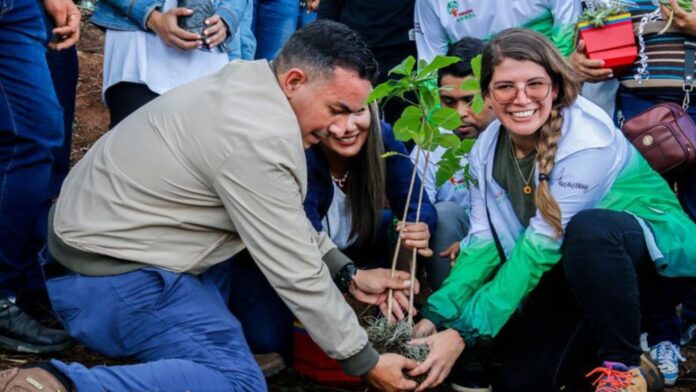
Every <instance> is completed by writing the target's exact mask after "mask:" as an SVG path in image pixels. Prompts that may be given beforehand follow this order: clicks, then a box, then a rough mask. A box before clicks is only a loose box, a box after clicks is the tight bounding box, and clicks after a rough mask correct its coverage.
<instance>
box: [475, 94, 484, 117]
mask: <svg viewBox="0 0 696 392" xmlns="http://www.w3.org/2000/svg"><path fill="white" fill-rule="evenodd" d="M485 107H486V102H484V100H483V96H481V93H480V92H478V93H476V95H474V100H473V101H471V111H473V112H474V113H476V114H479V113H481V112H482V111H483V109H484V108H485Z"/></svg>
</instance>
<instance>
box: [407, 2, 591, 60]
mask: <svg viewBox="0 0 696 392" xmlns="http://www.w3.org/2000/svg"><path fill="white" fill-rule="evenodd" d="M581 12H582V5H581V3H580V0H486V1H482V0H416V7H415V33H416V46H417V47H418V58H419V59H424V60H428V61H430V60H432V59H433V58H434V57H435V56H437V55H438V54H441V55H444V54H445V53H447V45H448V44H450V43H454V42H457V41H459V40H460V39H462V38H463V37H474V38H481V39H487V38H489V37H490V36H492V35H493V34H495V33H497V32H499V31H501V30H504V29H507V28H510V27H527V28H531V29H533V30H536V31H538V32H539V33H541V34H543V35H545V36H546V37H547V38H548V39H550V40H551V42H553V43H554V45H555V46H556V47H557V48H558V49H559V50H560V51H561V53H563V55H564V56H568V55H569V54H570V53H571V52H572V51H573V49H574V48H575V42H573V35H574V32H575V23H576V22H577V19H578V16H579V15H580V13H581Z"/></svg>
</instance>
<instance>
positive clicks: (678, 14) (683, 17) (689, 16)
mask: <svg viewBox="0 0 696 392" xmlns="http://www.w3.org/2000/svg"><path fill="white" fill-rule="evenodd" d="M669 4H670V5H671V6H672V9H671V10H670V9H669V8H667V7H665V6H664V5H660V9H661V11H662V15H663V16H664V17H665V19H666V20H669V18H670V14H671V13H672V11H674V16H673V18H674V19H673V20H672V24H674V25H675V26H677V27H678V28H679V29H680V30H683V31H684V32H685V33H687V34H691V35H696V0H694V2H693V4H694V7H693V8H694V10H692V11H691V12H686V11H684V9H683V8H682V7H680V6H679V4H677V0H669Z"/></svg>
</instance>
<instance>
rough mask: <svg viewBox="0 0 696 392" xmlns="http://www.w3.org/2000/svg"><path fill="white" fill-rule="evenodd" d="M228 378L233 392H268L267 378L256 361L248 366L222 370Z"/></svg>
mask: <svg viewBox="0 0 696 392" xmlns="http://www.w3.org/2000/svg"><path fill="white" fill-rule="evenodd" d="M222 371H223V372H224V373H225V377H226V378H227V385H228V386H229V389H230V390H232V391H250V392H251V391H267V390H268V386H267V385H266V378H265V377H264V375H263V372H262V371H261V368H259V366H258V365H257V364H256V362H255V361H254V362H253V364H248V366H238V367H235V368H234V369H225V370H222Z"/></svg>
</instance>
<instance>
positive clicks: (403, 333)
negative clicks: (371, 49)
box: [367, 55, 484, 361]
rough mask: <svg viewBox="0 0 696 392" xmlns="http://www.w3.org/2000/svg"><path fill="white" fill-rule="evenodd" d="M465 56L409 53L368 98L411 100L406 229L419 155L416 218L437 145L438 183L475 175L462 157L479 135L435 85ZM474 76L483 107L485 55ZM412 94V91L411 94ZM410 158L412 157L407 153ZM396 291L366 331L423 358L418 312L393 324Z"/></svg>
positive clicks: (475, 63) (400, 123) (398, 130)
mask: <svg viewBox="0 0 696 392" xmlns="http://www.w3.org/2000/svg"><path fill="white" fill-rule="evenodd" d="M458 61H460V59H459V58H457V57H447V56H437V57H435V58H434V59H433V60H432V61H431V62H430V63H427V62H425V61H421V62H420V63H418V64H416V60H415V59H414V58H413V57H412V56H409V57H407V58H406V59H405V60H404V61H402V62H401V64H399V65H398V66H396V67H395V68H393V69H392V70H391V71H389V74H390V75H398V76H400V78H396V79H393V80H389V81H387V82H384V83H382V84H380V85H378V86H377V87H376V88H375V89H374V90H373V91H372V93H371V94H370V96H369V97H368V99H367V101H368V103H371V102H373V101H385V100H389V99H391V98H394V97H399V98H401V99H403V100H405V101H406V102H407V103H408V104H409V105H408V106H407V107H406V108H405V109H404V111H403V113H402V114H401V116H400V117H399V119H398V120H397V121H396V122H395V123H394V135H395V136H396V138H397V139H398V140H401V141H404V142H406V141H411V140H412V141H413V142H414V143H415V147H414V148H415V149H416V154H415V162H414V167H413V172H412V173H411V179H410V185H409V191H408V194H407V196H406V203H405V209H404V211H403V214H402V215H401V216H402V220H401V222H400V223H399V224H400V227H401V228H402V229H403V228H404V227H405V223H406V222H405V219H406V216H407V214H408V208H409V206H410V204H411V198H412V197H413V196H414V192H415V191H416V189H414V188H415V183H416V181H415V180H416V176H417V175H418V169H417V168H418V163H419V160H420V159H425V163H424V170H423V173H421V175H420V177H421V179H422V180H421V183H420V187H419V189H418V190H417V192H418V193H417V196H416V197H417V198H418V203H417V209H416V216H415V222H418V221H419V220H420V212H421V206H422V202H423V193H424V184H425V180H426V179H425V177H424V176H425V175H426V173H428V165H430V164H431V162H430V153H431V152H432V151H434V150H435V149H437V148H444V149H445V153H444V154H443V156H442V158H441V160H440V161H439V162H438V170H437V173H436V180H435V181H436V184H437V185H438V186H439V185H442V184H443V183H444V182H445V181H447V180H448V179H449V178H451V177H452V176H453V175H454V174H455V172H457V171H459V170H463V174H464V178H465V179H466V180H468V181H470V180H471V177H470V175H469V170H468V169H469V168H468V165H466V166H464V167H462V165H461V163H460V162H461V158H462V156H463V155H464V154H467V153H468V152H469V151H470V150H471V148H472V146H473V144H474V140H471V139H464V140H460V139H459V137H458V136H456V135H455V134H454V133H453V132H452V130H454V129H456V128H457V127H459V126H460V125H461V120H460V116H459V113H458V112H457V111H456V110H454V109H451V108H445V107H442V105H441V103H440V94H439V91H438V89H437V88H435V81H436V80H437V72H438V70H439V69H441V68H444V67H447V66H449V65H451V64H454V63H456V62H458ZM471 65H472V69H473V73H474V77H473V78H471V79H467V80H466V81H465V82H464V84H463V85H462V86H461V88H462V89H463V90H469V91H473V92H474V94H475V95H474V98H473V101H472V110H473V111H475V112H481V111H482V110H483V108H484V100H483V97H482V95H481V89H480V84H479V77H480V70H481V56H480V55H479V56H477V57H476V58H474V59H473V60H472V61H471ZM409 93H412V94H409ZM409 96H415V97H416V100H415V101H413V100H410V99H409V98H408V97H409ZM393 155H398V154H397V153H395V152H387V153H385V154H384V157H385V158H386V157H389V156H393ZM407 158H409V159H410V157H407ZM400 251H401V241H397V243H396V249H395V251H394V256H393V259H392V264H391V274H392V276H394V274H395V271H396V266H397V261H398V258H399V254H400ZM417 255H418V252H417V250H416V249H413V250H412V252H411V255H410V256H411V257H410V265H409V270H410V273H411V276H416V271H417ZM414 288H415V285H411V288H410V291H409V307H410V309H413V299H414ZM393 295H394V294H393V290H389V292H388V298H387V308H388V309H387V314H386V317H383V318H378V319H370V320H367V321H368V322H367V324H368V326H367V331H368V335H369V336H370V339H371V341H372V343H373V345H374V346H375V348H376V349H377V350H378V351H380V352H398V353H400V354H402V355H405V356H407V357H409V358H413V359H416V360H420V361H422V360H423V359H425V357H426V356H427V354H428V349H427V346H420V347H419V346H413V345H409V344H408V341H409V340H410V339H412V338H413V337H414V336H413V312H412V311H409V312H408V317H407V318H406V319H405V320H401V321H400V322H396V323H392V320H391V315H392V306H393Z"/></svg>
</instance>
